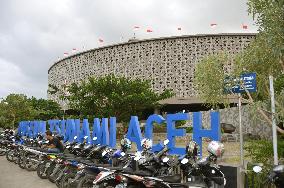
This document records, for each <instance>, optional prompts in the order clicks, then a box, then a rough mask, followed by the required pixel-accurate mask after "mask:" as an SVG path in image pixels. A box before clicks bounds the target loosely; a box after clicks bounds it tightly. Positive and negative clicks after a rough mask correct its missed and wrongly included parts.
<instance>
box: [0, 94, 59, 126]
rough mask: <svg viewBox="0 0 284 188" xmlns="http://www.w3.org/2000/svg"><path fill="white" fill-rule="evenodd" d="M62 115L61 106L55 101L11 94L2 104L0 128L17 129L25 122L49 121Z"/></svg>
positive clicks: (0, 108) (0, 106)
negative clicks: (21, 122) (19, 124)
mask: <svg viewBox="0 0 284 188" xmlns="http://www.w3.org/2000/svg"><path fill="white" fill-rule="evenodd" d="M60 114H61V111H60V107H59V105H58V104H57V103H55V102H53V101H50V100H45V99H36V98H34V97H32V98H30V99H29V98H27V96H25V95H23V94H10V95H8V96H7V97H6V98H5V99H3V100H2V101H1V102H0V127H13V126H15V127H16V126H17V124H18V123H19V122H20V121H23V120H35V119H39V120H48V119H51V118H54V117H56V116H60Z"/></svg>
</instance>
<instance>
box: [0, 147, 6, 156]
mask: <svg viewBox="0 0 284 188" xmlns="http://www.w3.org/2000/svg"><path fill="white" fill-rule="evenodd" d="M6 152H7V149H6V148H5V147H4V146H0V156H4V155H5V154H6Z"/></svg>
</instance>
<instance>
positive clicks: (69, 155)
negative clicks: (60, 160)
mask: <svg viewBox="0 0 284 188" xmlns="http://www.w3.org/2000/svg"><path fill="white" fill-rule="evenodd" d="M63 157H76V156H75V155H74V154H64V155H63Z"/></svg>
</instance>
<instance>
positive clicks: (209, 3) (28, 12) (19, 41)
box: [0, 0, 257, 98]
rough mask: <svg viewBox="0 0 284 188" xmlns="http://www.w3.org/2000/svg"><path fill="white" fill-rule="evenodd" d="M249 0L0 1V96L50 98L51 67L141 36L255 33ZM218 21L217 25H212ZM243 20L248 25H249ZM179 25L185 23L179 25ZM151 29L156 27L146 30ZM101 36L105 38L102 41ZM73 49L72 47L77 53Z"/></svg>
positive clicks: (144, 37)
mask: <svg viewBox="0 0 284 188" xmlns="http://www.w3.org/2000/svg"><path fill="white" fill-rule="evenodd" d="M246 3H247V1H246V0H41V1H39V0H0V46H1V50H0V98H2V97H6V96H7V95H9V94H10V93H23V94H25V95H27V96H29V97H31V96H35V97H37V98H47V85H48V84H47V78H48V69H49V67H50V66H51V65H52V64H54V63H55V62H56V61H57V60H58V59H59V58H63V54H64V53H65V52H67V53H69V54H71V53H72V49H73V48H76V49H77V52H79V51H82V50H87V49H91V48H97V47H100V46H104V45H110V44H116V43H119V42H125V41H127V40H128V39H129V38H131V37H133V33H134V30H133V28H134V26H139V29H138V30H137V31H135V33H136V37H137V38H139V39H146V38H158V37H167V36H179V35H194V34H212V33H243V32H249V33H255V32H257V26H256V25H254V22H253V19H252V16H251V15H248V13H247V5H246ZM212 23H216V24H217V26H216V27H215V28H211V27H210V24H212ZM242 24H245V25H247V26H248V29H247V30H244V29H243V28H242ZM177 28H181V30H178V29H177ZM147 29H150V30H152V31H153V32H151V33H147V32H146V30H147ZM99 39H103V41H104V42H103V43H101V42H99ZM73 53H74V52H73Z"/></svg>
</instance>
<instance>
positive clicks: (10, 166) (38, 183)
mask: <svg viewBox="0 0 284 188" xmlns="http://www.w3.org/2000/svg"><path fill="white" fill-rule="evenodd" d="M0 188H56V185H55V184H53V183H51V182H50V181H49V180H47V179H40V178H39V177H38V176H37V174H36V172H35V171H32V172H29V171H26V170H25V169H21V168H20V167H19V166H18V165H16V164H15V163H11V162H9V161H7V159H6V157H5V156H1V157H0Z"/></svg>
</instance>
